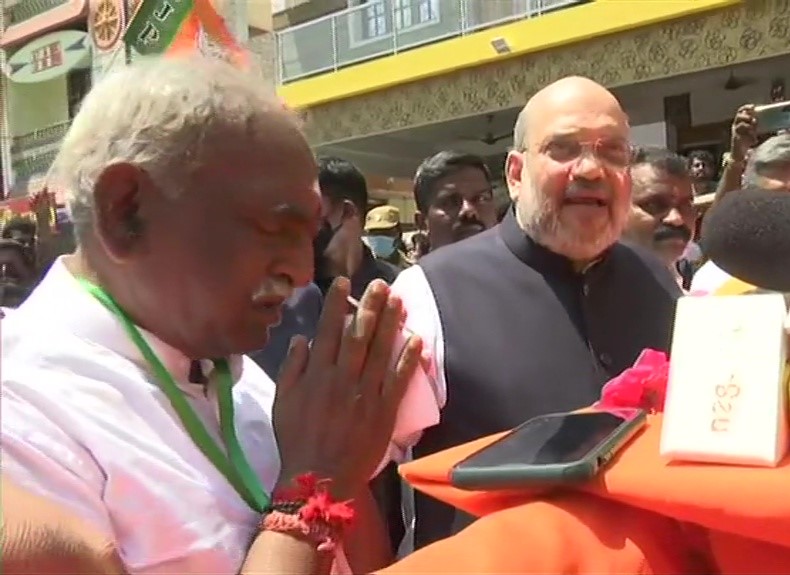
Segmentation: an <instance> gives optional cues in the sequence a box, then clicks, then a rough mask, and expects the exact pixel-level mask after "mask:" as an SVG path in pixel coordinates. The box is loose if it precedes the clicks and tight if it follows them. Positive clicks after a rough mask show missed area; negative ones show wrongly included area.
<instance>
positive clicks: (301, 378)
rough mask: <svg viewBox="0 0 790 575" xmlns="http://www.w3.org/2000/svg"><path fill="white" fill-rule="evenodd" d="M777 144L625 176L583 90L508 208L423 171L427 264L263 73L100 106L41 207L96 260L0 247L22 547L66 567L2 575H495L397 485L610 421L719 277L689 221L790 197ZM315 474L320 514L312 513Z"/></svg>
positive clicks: (750, 135)
mask: <svg viewBox="0 0 790 575" xmlns="http://www.w3.org/2000/svg"><path fill="white" fill-rule="evenodd" d="M97 127H98V128H97ZM757 129H758V126H757V119H756V116H755V113H754V106H751V105H746V106H743V107H742V108H741V109H739V110H738V111H737V113H736V114H735V118H734V121H733V126H732V140H731V146H730V151H729V153H728V154H727V155H726V156H725V159H724V161H723V163H722V165H721V170H720V171H721V173H720V174H717V172H718V171H719V170H718V169H717V168H718V166H716V165H715V162H714V159H713V157H712V156H711V155H710V154H709V153H707V152H704V151H697V152H693V153H691V154H690V155H689V157H682V156H680V155H678V154H676V153H673V152H672V151H670V150H666V149H660V148H635V147H634V146H633V145H632V142H631V139H630V129H629V123H628V116H627V113H626V111H624V110H623V109H622V108H621V106H620V103H619V102H618V101H617V99H616V98H615V96H614V95H613V94H612V93H611V92H609V91H608V90H606V89H605V88H604V87H602V86H600V85H599V84H597V83H595V82H593V81H592V80H589V79H586V78H581V77H568V78H564V79H562V80H559V81H557V82H555V83H553V84H551V85H549V86H546V87H544V88H543V89H542V90H540V91H539V92H537V93H536V94H534V95H533V96H532V97H531V98H530V99H529V101H528V102H526V104H525V106H524V108H523V110H522V111H521V112H520V114H519V116H518V120H517V122H516V124H515V126H514V134H513V145H512V148H511V151H510V152H509V153H508V156H507V161H506V165H505V173H504V177H505V180H506V185H507V189H508V191H509V198H508V201H506V202H501V201H499V200H498V199H497V197H496V196H495V194H494V188H495V182H494V181H493V180H492V176H491V172H490V170H489V168H488V167H487V166H486V163H485V161H484V160H483V159H482V158H479V157H477V156H474V155H471V154H463V153H457V152H453V151H450V150H444V151H440V152H439V153H437V154H436V155H434V156H432V157H430V158H428V159H426V160H425V161H424V162H423V163H422V164H421V165H420V166H419V168H418V169H417V171H416V174H415V177H414V200H415V203H416V206H417V210H418V211H417V215H416V221H415V224H416V228H417V230H418V232H417V233H416V234H414V235H413V236H412V240H411V245H407V242H406V240H405V239H404V232H403V223H402V222H401V218H400V214H399V212H398V210H397V209H396V208H394V207H393V206H380V207H377V208H374V209H372V210H368V192H367V186H366V181H365V177H364V175H363V174H362V172H361V171H360V170H359V169H358V168H357V167H355V166H354V165H353V164H351V163H350V162H348V161H346V160H344V159H342V158H328V157H323V158H318V159H315V158H314V156H313V152H312V151H311V149H310V146H309V144H308V142H307V140H306V139H305V137H304V135H303V132H302V127H301V123H300V119H299V117H298V115H296V114H295V113H293V112H292V111H290V110H288V109H284V108H283V106H282V104H281V103H280V102H278V101H277V100H275V99H274V98H272V97H271V96H269V95H268V92H267V91H266V90H262V89H260V85H259V84H258V80H257V79H256V78H255V77H254V76H253V75H250V74H246V73H243V72H240V71H238V70H236V69H234V68H233V67H232V66H230V65H229V64H226V63H223V62H221V61H219V60H215V59H211V58H197V59H194V58H190V59H179V58H175V59H174V58H169V59H154V60H151V61H149V62H146V63H144V64H141V65H135V66H130V67H128V68H125V69H124V70H122V71H119V72H117V73H115V74H113V75H111V76H109V77H108V78H106V79H104V80H103V81H102V82H100V83H99V84H97V86H96V87H95V88H94V89H93V90H92V92H91V93H90V94H89V95H88V96H87V97H86V99H85V100H84V102H83V104H82V106H81V108H80V111H79V113H78V115H77V116H76V118H75V119H74V121H73V123H72V126H71V128H70V130H69V132H68V134H67V135H66V137H65V139H64V141H63V142H62V144H61V148H60V150H59V153H58V155H57V158H56V160H55V162H54V165H53V167H52V169H51V171H50V173H49V175H48V178H47V184H46V185H47V187H48V189H56V188H57V189H59V190H63V192H64V195H65V197H66V201H67V205H68V211H69V215H70V225H73V233H74V238H75V241H76V249H75V251H74V252H73V253H69V254H63V255H59V254H58V253H57V250H53V249H52V248H51V247H47V246H49V245H51V244H52V243H53V242H52V238H51V230H50V231H47V230H48V229H49V227H50V226H48V225H44V224H43V221H44V218H45V216H44V214H45V213H48V210H49V209H50V206H46V207H44V208H41V209H39V210H36V211H35V215H36V217H35V218H34V220H33V222H34V225H31V223H30V222H27V223H25V222H22V221H17V222H12V223H11V224H9V225H7V226H6V227H5V228H4V229H3V240H2V244H0V257H2V260H1V261H0V263H2V274H3V276H2V289H3V292H2V293H3V300H2V305H3V306H4V312H5V317H4V319H3V321H2V396H3V401H2V445H3V464H2V472H3V488H4V493H3V504H4V507H5V508H6V509H8V510H9V511H8V513H9V514H10V515H9V517H11V518H18V519H19V521H20V522H21V523H22V524H23V527H21V528H20V529H22V530H24V529H29V527H25V525H30V524H31V522H33V523H35V522H36V521H40V522H43V524H46V522H47V521H50V523H54V524H56V526H57V528H52V530H51V531H52V533H50V534H48V535H42V537H43V538H47V537H50V535H51V536H52V537H55V538H56V539H57V538H58V537H60V538H61V539H62V543H49V544H47V545H48V546H47V545H42V546H41V547H42V549H43V550H39V551H36V549H35V547H36V546H35V545H33V551H31V546H30V545H29V541H28V542H26V543H25V544H24V545H17V546H16V547H15V546H14V543H13V540H12V537H13V534H14V531H13V530H10V531H7V533H6V540H5V541H4V544H5V542H6V541H10V543H8V545H9V550H10V551H11V553H10V555H8V554H7V557H10V559H7V561H8V560H10V561H12V563H10V565H12V566H15V567H16V568H17V569H19V570H18V571H16V572H28V573H34V572H39V573H40V572H44V571H42V570H41V569H42V567H41V565H42V564H44V563H46V561H50V562H51V563H59V564H60V565H61V568H63V569H74V571H70V572H86V573H87V572H90V573H239V572H241V573H305V574H309V573H326V572H328V571H329V570H330V569H334V572H336V573H343V572H345V573H350V572H353V573H373V572H378V571H379V570H382V569H383V571H382V573H390V572H391V573H416V572H417V571H415V569H417V570H420V572H424V569H425V565H426V564H427V563H420V559H419V558H420V557H431V558H432V559H431V563H430V564H431V565H432V567H431V569H433V570H434V571H435V572H456V573H457V572H470V573H471V572H475V573H479V572H481V571H480V570H481V569H482V567H481V565H483V564H485V565H494V564H495V563H492V562H491V561H488V560H483V563H482V564H481V563H474V562H472V563H470V564H468V565H464V564H463V563H461V562H459V561H453V560H451V558H449V557H447V563H446V565H445V566H444V567H441V566H440V563H441V561H439V560H438V559H437V558H436V553H437V551H436V550H437V549H438V550H442V549H446V547H442V545H443V544H444V543H445V542H447V541H451V540H452V538H453V537H455V536H457V535H458V534H459V533H467V532H469V533H473V532H476V531H475V530H478V531H479V530H480V529H481V527H479V526H478V523H479V521H478V522H476V521H475V517H473V516H472V515H470V514H468V513H466V512H464V511H461V510H460V509H458V508H455V507H453V506H450V505H447V504H445V503H442V502H440V501H438V500H437V499H434V498H432V497H430V496H428V495H425V494H415V493H414V492H412V491H411V490H410V489H408V487H407V486H406V485H404V483H403V481H402V480H401V478H400V477H399V475H398V469H397V466H398V464H400V463H402V462H404V461H408V460H411V459H418V458H422V457H426V456H430V455H432V454H436V453H438V452H442V451H444V450H446V449H448V448H453V447H455V446H458V445H462V444H465V443H467V442H470V441H473V440H476V439H479V438H481V437H484V436H487V435H490V434H493V433H497V432H500V431H503V430H507V429H511V428H513V427H516V426H517V425H519V424H521V423H522V422H524V421H525V420H527V419H529V418H531V417H533V416H537V415H541V414H546V413H552V412H562V411H569V410H574V409H578V408H581V407H584V406H587V405H591V404H593V403H594V402H595V401H596V400H597V399H598V397H599V396H600V392H601V387H602V385H603V384H604V383H605V382H606V381H607V380H609V379H611V378H612V377H614V376H616V375H617V374H619V373H621V372H622V371H623V370H624V369H626V368H628V367H629V366H631V365H632V364H633V363H634V361H635V359H636V358H637V356H638V355H639V353H640V352H641V351H642V350H644V349H647V348H650V349H655V350H659V351H664V352H669V347H670V342H671V337H672V325H673V316H674V309H675V303H676V300H677V299H678V298H679V297H681V296H682V295H683V294H684V293H689V292H690V293H695V294H696V293H700V294H701V293H715V292H716V291H717V289H718V287H720V286H721V285H722V284H723V283H725V282H726V281H727V280H728V279H729V276H728V275H727V274H726V273H725V272H724V271H723V270H721V269H719V268H718V267H717V266H716V264H715V263H714V262H712V261H705V254H704V252H703V250H702V249H701V248H700V246H699V244H698V240H699V238H698V230H699V219H700V217H701V216H702V214H701V213H699V212H698V208H697V206H696V204H695V197H698V196H700V195H703V194H710V193H712V194H715V196H716V200H714V201H719V200H720V199H721V198H722V197H724V196H725V195H727V194H731V193H733V194H737V193H738V190H739V189H740V188H741V187H742V186H750V187H760V188H763V189H771V190H776V191H777V193H780V192H781V191H790V134H787V133H785V134H778V135H775V136H773V137H771V138H769V139H768V140H766V141H765V142H763V143H761V144H760V145H759V146H757V145H756V144H757ZM717 175H718V181H716V180H717V178H716V176H717ZM48 197H50V196H49V194H46V193H45V194H43V195H41V196H40V198H48ZM37 201H38V204H36V205H41V204H45V203H46V201H45V199H39V200H37ZM35 223H37V224H38V225H35ZM306 474H314V475H315V477H317V478H318V480H319V481H318V486H314V488H313V491H310V492H301V491H299V488H300V485H302V484H303V483H304V482H305V480H306V479H305V478H306V477H307V475H306ZM297 492H298V493H301V495H294V493H297ZM322 498H323V499H322ZM320 501H323V502H324V503H326V502H327V501H331V502H333V503H332V504H331V505H329V504H327V506H326V507H325V508H322V509H323V511H322V513H323V515H322V514H317V515H316V514H314V515H309V516H308V514H306V513H305V512H304V509H305V507H308V506H309V505H318V503H316V502H320ZM348 501H350V502H351V503H349V504H347V503H343V502H348ZM332 505H334V506H335V507H332ZM546 505H550V503H546ZM341 508H342V509H341ZM346 508H348V509H346ZM24 509H27V510H28V511H27V512H25V511H24ZM332 510H335V511H336V512H337V517H335V516H334V515H331V513H330V511H332ZM15 512H18V513H19V515H18V516H15V515H14V513H15ZM333 512H334V511H333ZM344 513H345V514H346V515H343V514H344ZM568 513H571V514H573V513H577V511H574V510H573V509H572V510H570V511H568ZM351 515H353V521H352V520H351ZM308 517H310V518H308ZM10 520H11V519H8V518H7V519H6V521H7V522H8V521H10ZM621 520H622V521H624V522H625V523H623V524H621V525H619V527H620V528H622V529H623V533H625V535H624V536H625V537H631V535H630V534H629V531H628V529H629V524H628V514H627V513H624V514H622V517H621ZM635 523H636V522H635ZM640 525H643V524H640ZM643 526H644V525H643ZM511 528H512V529H514V532H512V533H509V534H508V536H512V537H513V538H515V539H519V540H521V539H522V537H521V535H520V534H519V532H518V526H515V527H514V526H513V524H510V526H509V527H508V529H511ZM42 529H43V531H41V532H40V533H39V534H41V533H44V532H45V531H46V529H45V528H42ZM525 529H527V527H525ZM530 529H531V528H530ZM546 529H550V527H549V526H547V527H546ZM591 529H592V528H591ZM640 529H641V527H640ZM465 530H471V531H465ZM525 532H526V531H525ZM530 532H531V531H530ZM28 533H30V531H28ZM33 533H34V534H35V533H37V532H36V531H35V530H34V531H33ZM640 533H642V531H640ZM9 534H10V535H9ZM685 536H686V534H678V533H674V534H673V533H669V532H668V531H662V532H661V534H660V537H661V538H663V539H661V541H663V543H661V544H663V545H666V546H668V547H671V546H672V545H673V543H672V537H685ZM24 537H27V535H25V536H24ZM24 537H23V538H24ZM593 537H594V534H593ZM75 541H76V542H77V543H75ZM630 541H631V542H630V543H629V545H630V547H629V549H630V551H633V547H634V546H636V548H637V550H638V551H639V550H641V552H644V553H647V551H646V548H644V549H643V548H642V547H640V545H642V543H643V542H644V539H640V538H636V539H634V540H630ZM467 544H468V541H467ZM580 544H581V543H580ZM574 545H575V542H574V541H567V542H566V543H565V548H566V551H567V552H568V553H571V552H572V548H573V546H574ZM585 545H588V546H589V542H588V543H585ZM645 545H647V546H648V547H649V546H651V545H656V543H655V541H653V540H651V542H650V543H649V544H645ZM514 549H517V550H518V551H519V552H520V551H523V553H529V554H536V555H538V556H546V555H550V554H552V553H553V554H555V555H556V554H558V553H561V552H562V550H560V549H554V548H546V547H540V546H531V545H530V542H529V541H528V540H526V541H524V542H523V543H520V544H519V545H518V546H515V547H514ZM630 551H629V552H630ZM675 551H676V550H675ZM31 553H33V555H35V554H36V553H39V554H40V555H41V557H39V558H38V559H37V560H38V561H39V563H36V560H34V559H31V558H30V554H31ZM47 553H49V555H47ZM481 553H482V555H485V552H481ZM492 553H493V551H492ZM421 554H423V555H421ZM403 556H408V557H407V558H406V559H405V560H404V561H405V562H404V563H395V564H394V565H393V566H392V567H389V568H387V566H389V565H392V564H393V562H394V561H395V560H396V559H398V558H401V557H403ZM52 557H56V559H54V560H53V559H52ZM13 561H16V562H17V563H13ZM42 561H43V562H44V563H42ZM75 562H76V563H75ZM593 563H594V562H593ZM692 563H694V564H697V565H699V564H701V565H703V567H702V569H703V570H702V571H701V572H710V571H706V569H708V568H709V564H706V563H705V558H704V557H703V558H700V557H696V556H695V557H694V558H693V561H692V560H691V559H689V561H688V562H687V563H685V565H691V564H692ZM47 564H49V563H47ZM546 564H547V563H545V562H543V563H540V565H543V566H544V567H535V571H534V572H539V569H540V568H545V565H546ZM6 565H9V563H6ZM75 565H78V566H79V567H75ZM535 565H538V563H536V564H535ZM598 565H599V567H600V564H598ZM25 566H27V567H25ZM490 568H491V569H492V570H491V571H490V572H492V573H493V572H495V570H494V568H493V567H490ZM522 568H523V569H527V567H523V564H522ZM689 568H690V567H689ZM788 568H790V566H789V567H788ZM25 569H28V570H27V571H25ZM36 569H39V570H38V571H36ZM530 569H531V568H530ZM655 569H656V568H655V567H654V568H653V571H654V572H659V571H656V570H655ZM8 572H9V573H11V572H15V571H13V570H11V571H8ZM62 572H67V571H62ZM498 572H502V571H498ZM579 572H581V571H579ZM585 572H586V571H585ZM590 572H592V571H590ZM598 572H601V571H598ZM604 572H605V571H604ZM679 572H683V571H679ZM722 572H723V571H722Z"/></svg>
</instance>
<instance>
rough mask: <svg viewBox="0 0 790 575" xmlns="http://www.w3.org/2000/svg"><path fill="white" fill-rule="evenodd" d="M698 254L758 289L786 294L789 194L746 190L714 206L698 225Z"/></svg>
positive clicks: (789, 265)
mask: <svg viewBox="0 0 790 575" xmlns="http://www.w3.org/2000/svg"><path fill="white" fill-rule="evenodd" d="M701 235H702V237H701V244H702V251H703V252H704V253H705V255H706V256H707V257H709V258H710V259H711V260H713V263H715V264H716V265H718V266H719V267H720V268H721V269H723V270H724V271H725V272H727V273H729V274H730V275H733V276H735V277H736V278H738V279H740V280H742V281H745V282H748V283H750V284H752V285H754V286H756V287H758V288H764V289H767V290H772V291H780V292H790V193H788V192H782V191H772V190H763V189H759V188H749V189H745V190H740V191H734V192H731V193H729V194H727V195H726V196H724V198H722V199H721V200H720V201H718V202H716V203H715V204H714V205H713V206H712V207H711V208H710V210H709V211H708V213H707V214H705V217H704V219H703V223H702V234H701Z"/></svg>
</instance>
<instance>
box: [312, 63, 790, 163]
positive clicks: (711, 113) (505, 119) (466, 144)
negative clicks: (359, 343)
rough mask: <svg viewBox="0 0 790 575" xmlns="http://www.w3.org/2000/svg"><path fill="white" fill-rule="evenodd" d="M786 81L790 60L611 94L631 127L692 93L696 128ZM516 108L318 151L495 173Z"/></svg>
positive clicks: (761, 99)
mask: <svg viewBox="0 0 790 575" xmlns="http://www.w3.org/2000/svg"><path fill="white" fill-rule="evenodd" d="M731 74H732V75H734V76H735V77H736V78H738V79H739V80H742V81H743V82H744V85H743V87H741V88H739V89H737V90H724V85H725V83H726V82H727V79H728V78H729V77H730V75H731ZM777 77H783V78H785V80H786V82H787V85H788V96H787V97H788V98H790V55H788V56H782V57H778V58H772V59H767V60H762V61H759V62H754V63H747V64H740V65H737V66H730V67H727V68H718V69H714V70H708V71H705V72H700V73H696V74H691V75H684V76H676V77H673V78H667V79H662V80H655V81H651V82H644V83H641V84H635V85H631V86H625V87H621V88H616V89H615V90H614V92H615V94H616V95H617V97H618V98H619V99H620V101H621V103H622V105H623V108H624V109H625V110H626V111H627V112H628V114H629V117H630V119H631V125H632V126H639V125H644V124H651V123H655V122H661V121H663V119H664V109H663V98H664V97H665V96H669V95H674V94H682V93H685V92H690V93H691V99H692V121H693V124H694V125H700V124H705V123H710V122H720V121H725V120H727V119H729V118H731V117H732V115H733V114H734V112H735V110H736V109H737V108H738V106H739V105H741V104H743V103H747V102H755V103H765V102H767V101H768V96H769V91H770V83H771V81H772V80H773V79H774V78H777ZM518 111H519V110H518V109H516V108H514V109H508V110H500V111H498V112H496V113H495V114H493V115H492V116H491V120H490V123H489V118H488V117H487V115H479V116H472V117H466V118H459V119H456V120H452V121H450V122H442V123H437V124H429V125H424V126H418V127H414V128H409V129H405V130H399V131H396V132H390V133H388V134H380V135H374V136H367V137H363V138H357V139H353V140H345V141H342V142H336V143H334V144H330V145H327V146H322V147H320V148H318V153H320V154H331V155H337V156H341V157H345V158H347V159H348V160H350V161H352V162H354V163H356V164H357V165H359V166H360V167H361V168H362V169H363V170H365V171H366V172H369V173H377V174H381V175H388V176H396V177H409V178H410V177H412V176H413V174H414V171H415V169H416V168H417V166H418V165H419V164H420V162H421V161H422V160H423V159H424V158H426V157H428V156H430V155H432V154H435V153H436V152H438V151H440V150H447V149H452V150H458V151H461V152H468V153H473V154H477V155H480V156H482V157H484V158H487V159H489V160H490V163H491V165H492V169H494V170H495V171H496V170H497V168H498V167H499V166H501V161H502V158H503V156H504V154H505V153H506V152H507V150H508V148H509V146H510V145H511V138H510V137H509V134H510V133H511V132H512V130H513V126H514V124H515V120H516V116H517V115H518ZM489 132H490V133H492V134H493V135H494V136H505V135H508V137H505V138H503V139H501V140H499V141H498V142H496V143H494V144H486V143H484V142H482V141H481V139H482V138H484V137H485V136H486V135H487V134H488V133H489Z"/></svg>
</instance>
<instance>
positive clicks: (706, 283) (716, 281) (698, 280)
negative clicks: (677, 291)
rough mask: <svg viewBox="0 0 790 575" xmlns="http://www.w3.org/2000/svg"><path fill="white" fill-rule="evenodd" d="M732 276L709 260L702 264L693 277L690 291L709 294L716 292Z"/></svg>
mask: <svg viewBox="0 0 790 575" xmlns="http://www.w3.org/2000/svg"><path fill="white" fill-rule="evenodd" d="M731 279H732V276H731V275H730V274H728V273H727V272H725V271H724V270H723V269H721V268H720V267H719V266H717V265H716V264H714V263H713V261H712V260H709V261H707V262H705V263H704V264H702V267H701V268H699V269H698V270H697V273H695V274H694V277H692V278H691V288H690V289H689V293H691V294H698V295H707V294H714V293H716V292H717V291H718V290H719V288H721V287H722V286H723V285H724V284H725V283H727V282H728V281H730V280H731Z"/></svg>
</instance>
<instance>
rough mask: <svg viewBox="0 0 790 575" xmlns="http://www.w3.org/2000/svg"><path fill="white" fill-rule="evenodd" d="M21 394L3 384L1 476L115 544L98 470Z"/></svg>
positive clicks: (81, 449) (83, 451)
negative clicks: (48, 501) (57, 505)
mask: <svg viewBox="0 0 790 575" xmlns="http://www.w3.org/2000/svg"><path fill="white" fill-rule="evenodd" d="M44 383H45V382H42V384H44ZM24 391H25V390H24V388H21V387H20V388H18V389H17V386H15V385H14V382H13V381H8V380H5V381H3V392H2V395H3V397H2V404H1V405H2V408H1V409H2V416H1V421H2V470H3V474H4V475H5V476H6V477H8V478H9V479H11V480H12V481H13V482H14V483H16V484H17V485H18V486H19V487H21V488H22V489H25V490H27V491H30V492H31V493H34V494H37V495H40V496H42V497H44V498H47V499H50V500H52V501H53V502H55V503H57V504H59V505H61V506H63V507H64V508H66V509H69V510H70V511H72V512H74V513H75V514H77V515H79V516H80V517H81V518H83V519H84V520H85V521H86V522H89V523H90V524H91V525H92V526H93V527H94V528H95V529H97V530H99V531H101V532H102V533H103V534H105V535H106V536H107V538H108V540H112V539H114V536H113V530H112V527H111V523H110V519H109V516H108V513H107V510H106V507H105V506H104V503H103V501H102V492H103V486H104V480H105V478H104V474H103V473H102V471H101V469H100V468H99V466H98V465H97V463H96V462H95V460H94V459H93V458H92V457H91V454H90V452H89V451H88V450H87V449H85V448H84V447H82V446H80V445H79V444H77V442H75V441H74V440H73V439H72V438H71V437H69V435H68V433H67V431H66V430H65V429H63V428H62V427H60V426H59V425H57V424H56V423H55V422H54V421H53V420H51V419H50V418H49V417H47V415H46V413H45V412H44V410H42V409H41V408H39V407H36V406H34V405H32V404H31V403H29V402H28V401H27V400H26V399H25V397H24V395H25V394H24ZM20 392H21V393H20Z"/></svg>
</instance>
